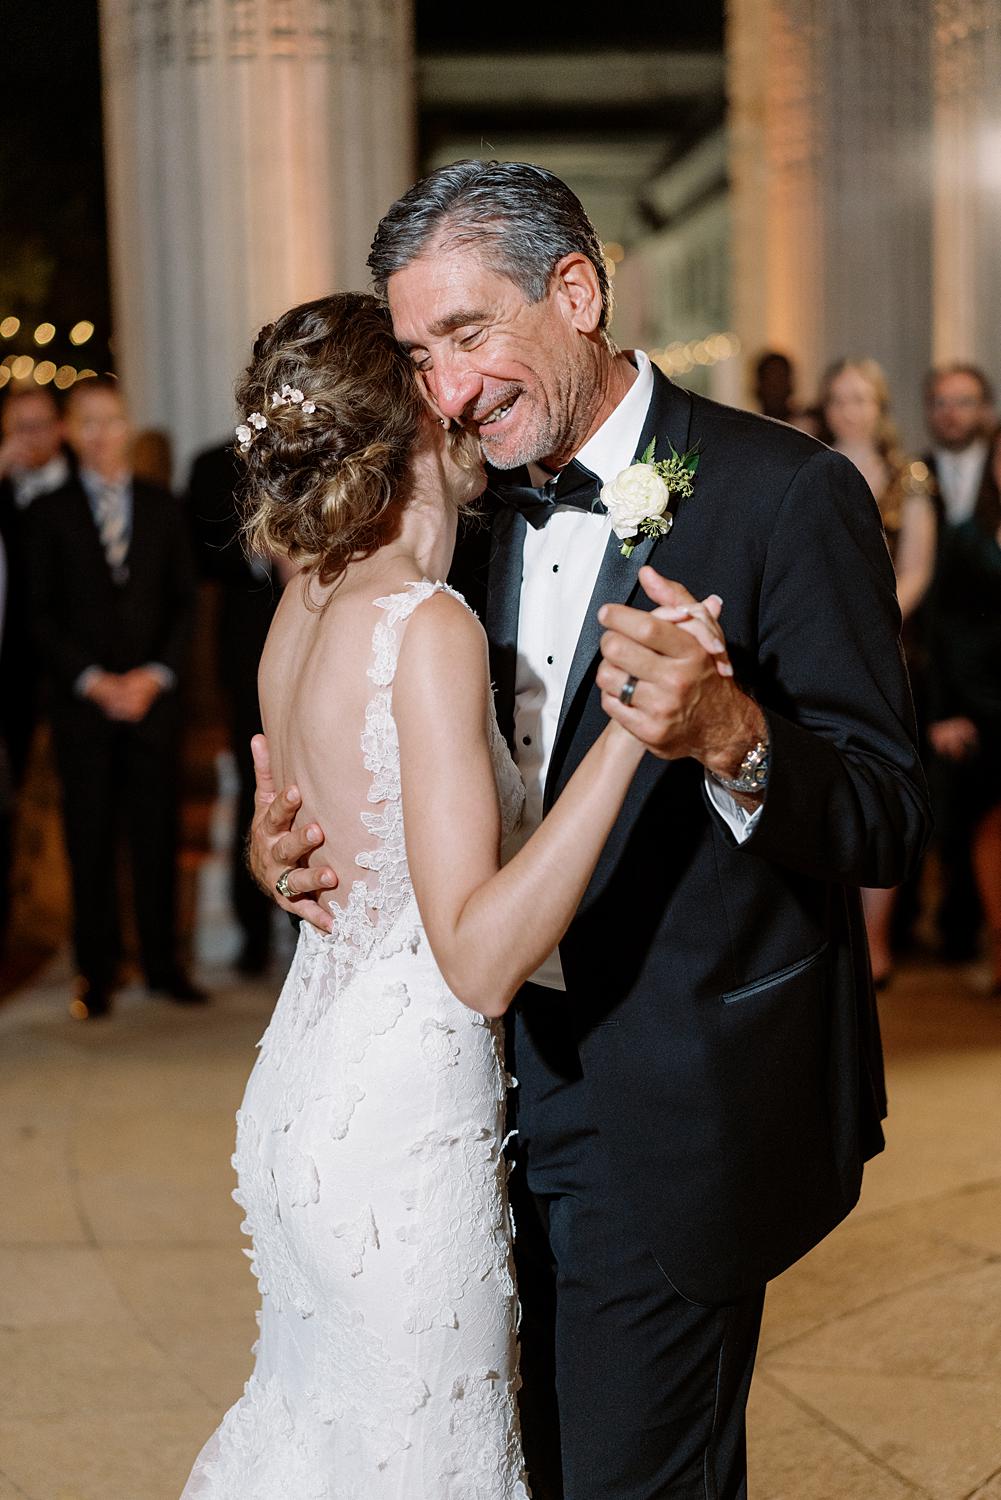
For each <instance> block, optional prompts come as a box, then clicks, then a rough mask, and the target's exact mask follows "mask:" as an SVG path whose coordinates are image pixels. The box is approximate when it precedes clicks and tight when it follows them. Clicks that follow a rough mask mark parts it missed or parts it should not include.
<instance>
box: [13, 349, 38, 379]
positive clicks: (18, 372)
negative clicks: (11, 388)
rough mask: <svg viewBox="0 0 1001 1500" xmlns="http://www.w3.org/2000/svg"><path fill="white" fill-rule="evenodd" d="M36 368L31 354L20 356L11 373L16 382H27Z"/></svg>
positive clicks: (15, 361)
mask: <svg viewBox="0 0 1001 1500" xmlns="http://www.w3.org/2000/svg"><path fill="white" fill-rule="evenodd" d="M34 368H35V361H34V360H33V359H32V357H31V355H30V354H19V355H18V356H17V358H16V359H15V360H14V362H13V363H12V365H11V367H10V373H11V375H12V376H13V378H14V379H15V380H27V378H28V376H29V375H30V374H31V372H32V370H33V369H34Z"/></svg>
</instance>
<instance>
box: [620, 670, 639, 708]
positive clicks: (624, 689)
mask: <svg viewBox="0 0 1001 1500" xmlns="http://www.w3.org/2000/svg"><path fill="white" fill-rule="evenodd" d="M637 681H638V679H637V678H635V677H632V676H629V677H627V678H626V680H625V682H624V683H623V684H622V686H621V687H620V688H619V702H620V703H624V704H625V705H626V707H627V708H628V707H629V705H630V703H632V701H633V694H634V693H635V691H636V683H637Z"/></svg>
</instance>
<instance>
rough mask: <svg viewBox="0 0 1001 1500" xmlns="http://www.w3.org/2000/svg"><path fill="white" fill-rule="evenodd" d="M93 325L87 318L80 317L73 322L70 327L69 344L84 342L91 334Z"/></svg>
mask: <svg viewBox="0 0 1001 1500" xmlns="http://www.w3.org/2000/svg"><path fill="white" fill-rule="evenodd" d="M93 333H94V325H93V323H91V322H90V321H89V319H87V318H82V319H81V320H80V322H79V323H74V324H73V327H72V328H71V329H70V343H71V344H85V343H86V342H87V340H88V339H89V338H91V337H92V336H93Z"/></svg>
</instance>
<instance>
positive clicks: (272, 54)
mask: <svg viewBox="0 0 1001 1500" xmlns="http://www.w3.org/2000/svg"><path fill="white" fill-rule="evenodd" d="M101 22H102V25H101V33H102V61H103V72H104V98H105V139H106V143H107V144H106V158H107V178H108V197H109V227H110V235H111V264H112V293H113V304H114V315H115V331H114V338H115V352H116V360H117V365H118V368H119V371H120V373H121V375H122V379H123V382H124V383H125V385H126V387H127V390H128V394H129V396H130V400H131V403H132V406H133V409H134V412H135V416H136V420H137V422H138V423H139V425H140V426H149V427H162V428H166V429H167V430H168V431H169V432H170V433H171V435H172V436H173V439H174V443H175V453H176V458H177V460H178V462H179V465H180V466H181V467H182V468H183V467H186V462H187V460H188V458H189V457H190V456H191V454H192V453H194V452H195V451H197V450H198V449H199V448H200V447H202V446H205V445H206V444H208V443H211V442H213V441H218V440H219V439H221V438H223V437H224V436H226V435H227V434H228V433H229V432H230V431H231V429H232V427H233V422H234V414H233V398H232V392H233V385H234V382H235V380H236V377H237V375H238V373H239V371H240V369H241V368H242V367H243V366H244V365H245V364H246V361H247V358H248V355H249V352H250V346H251V341H252V339H253V336H254V334H255V333H256V331H257V329H258V328H259V327H260V326H261V324H262V323H264V322H266V321H267V320H268V319H270V318H273V317H275V316H276V315H277V314H278V313H280V312H282V311H283V310H284V309H285V308H287V307H291V306H292V305H293V304H295V303H296V302H301V301H304V300H305V299H307V298H309V297H314V296H318V295H321V294H322V293H324V292H328V291H332V290H334V289H337V288H351V287H353V288H362V287H364V286H366V285H367V282H368V275H367V272H366V269H365V256H366V254H367V251H368V244H369V241H370V239H371V235H372V231H373V230H374V228H375V225H376V223H377V221H378V219H379V216H380V214H381V213H382V212H383V211H384V210H385V208H386V207H387V206H388V204H389V203H390V201H391V200H392V199H393V197H394V196H396V195H397V194H398V193H399V192H401V191H402V190H403V189H404V188H405V187H406V186H407V184H408V183H409V182H410V181H411V180H412V177H413V113H414V92H413V41H412V28H413V20H412V0H101Z"/></svg>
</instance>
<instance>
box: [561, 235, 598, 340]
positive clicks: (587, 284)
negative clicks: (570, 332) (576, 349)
mask: <svg viewBox="0 0 1001 1500" xmlns="http://www.w3.org/2000/svg"><path fill="white" fill-rule="evenodd" d="M552 286H553V290H554V292H555V295H556V298H557V301H558V302H559V304H560V307H561V308H562V310H563V314H564V316H565V317H566V319H567V321H568V322H569V323H570V325H571V327H573V328H576V329H577V330H578V332H580V333H596V332H597V331H598V329H599V328H600V327H601V314H602V306H601V287H600V285H599V284H598V273H597V271H596V270H595V269H594V266H593V265H592V264H591V262H590V261H589V260H588V258H587V256H586V255H581V254H580V252H579V251H573V252H571V254H570V255H564V256H563V258H562V260H558V261H557V262H556V265H555V266H554V267H553V277H552Z"/></svg>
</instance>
